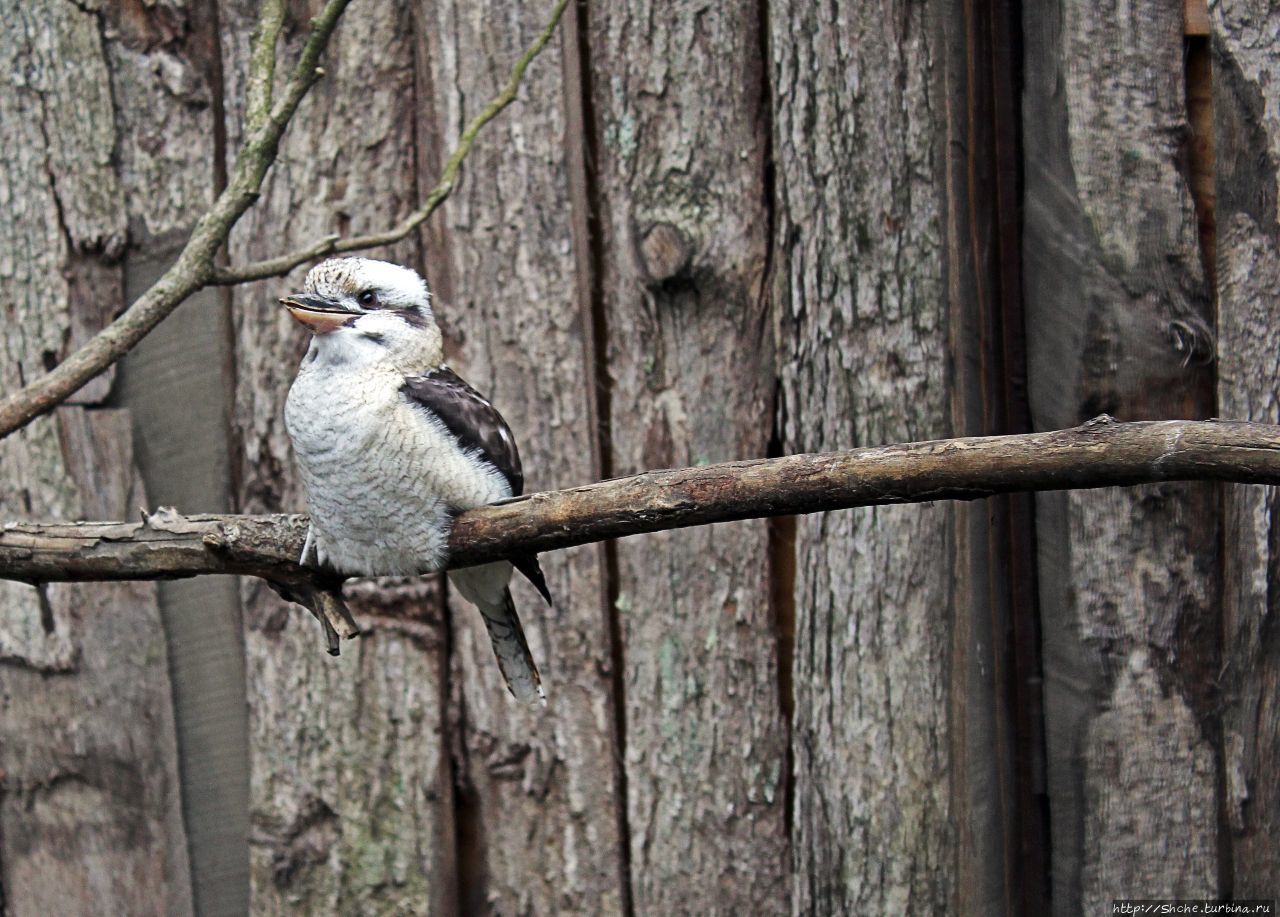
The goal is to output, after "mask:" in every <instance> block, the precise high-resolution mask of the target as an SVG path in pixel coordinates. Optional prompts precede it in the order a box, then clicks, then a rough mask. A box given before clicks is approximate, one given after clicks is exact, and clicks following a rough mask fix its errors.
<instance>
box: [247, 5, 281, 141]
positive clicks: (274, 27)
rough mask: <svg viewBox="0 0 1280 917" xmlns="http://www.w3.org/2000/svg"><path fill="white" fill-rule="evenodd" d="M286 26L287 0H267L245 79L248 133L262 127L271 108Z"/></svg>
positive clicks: (256, 28) (255, 30)
mask: <svg viewBox="0 0 1280 917" xmlns="http://www.w3.org/2000/svg"><path fill="white" fill-rule="evenodd" d="M283 28H284V0H267V2H264V3H263V4H262V11H261V12H260V13H259V14H258V23H257V25H256V26H255V27H254V30H253V38H252V41H251V43H250V48H249V74H248V77H247V78H246V80H245V91H244V108H245V133H250V134H251V133H254V132H255V131H258V130H260V129H261V128H262V123H263V122H264V121H265V120H266V118H267V115H268V113H269V112H270V111H271V94H272V92H273V91H274V89H275V78H276V42H278V41H279V39H280V31H281V30H282V29H283Z"/></svg>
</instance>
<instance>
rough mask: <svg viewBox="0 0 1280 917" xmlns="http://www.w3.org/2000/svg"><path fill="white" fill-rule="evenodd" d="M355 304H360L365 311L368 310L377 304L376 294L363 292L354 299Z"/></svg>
mask: <svg viewBox="0 0 1280 917" xmlns="http://www.w3.org/2000/svg"><path fill="white" fill-rule="evenodd" d="M356 302H358V303H360V305H362V306H364V307H365V308H366V309H370V308H372V307H374V306H376V305H377V304H378V294H377V293H375V292H373V290H365V291H364V292H363V293H361V294H360V295H359V296H357V297H356Z"/></svg>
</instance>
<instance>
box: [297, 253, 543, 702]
mask: <svg viewBox="0 0 1280 917" xmlns="http://www.w3.org/2000/svg"><path fill="white" fill-rule="evenodd" d="M280 302H281V304H282V305H283V306H284V307H285V308H286V309H288V310H289V312H290V313H291V314H292V315H293V317H294V318H295V319H297V320H298V321H299V322H301V323H302V324H303V325H306V326H307V328H309V329H310V330H311V332H312V338H311V346H310V347H309V348H308V349H307V353H306V356H304V357H303V358H302V365H301V367H300V368H299V370H298V377H297V379H295V380H294V383H293V386H292V387H291V388H290V389H289V398H288V401H287V402H286V404H285V413H284V418H285V426H286V427H287V428H288V431H289V436H290V438H291V439H292V440H293V449H294V453H295V455H296V457H297V462H298V468H299V470H300V471H301V473H302V484H303V487H304V488H305V489H306V493H307V502H308V504H309V508H310V513H311V528H310V530H309V532H308V534H307V540H306V545H305V546H304V547H303V549H302V562H303V563H304V564H306V563H308V562H310V561H311V560H317V561H319V562H320V563H322V564H328V565H329V566H331V567H333V568H334V569H335V570H337V571H338V572H339V573H344V574H348V575H360V576H378V575H395V576H407V575H414V574H418V573H427V572H431V571H435V570H438V569H440V568H441V567H442V566H443V565H444V563H445V560H446V555H447V549H448V539H449V526H450V523H451V520H452V518H453V516H454V515H456V514H457V513H460V512H462V511H463V510H467V509H471V508H473V507H477V506H483V505H484V504H486V503H493V502H494V501H496V500H502V499H504V498H506V497H512V496H519V495H520V494H521V492H522V491H523V489H524V475H523V473H522V471H521V467H520V455H519V453H518V452H517V451H516V443H515V438H514V437H513V436H512V435H511V429H510V428H509V427H508V426H507V424H506V421H504V420H503V419H502V416H501V415H500V414H499V413H498V411H497V410H496V409H495V408H494V406H493V405H492V404H490V403H489V401H488V400H487V399H485V398H484V397H483V396H482V395H480V394H479V393H478V392H477V391H476V390H475V389H473V388H472V387H471V386H469V385H467V383H466V382H463V381H462V379H460V378H459V377H458V376H457V375H456V374H455V373H454V372H453V371H452V370H451V369H449V367H448V366H446V365H445V362H444V349H443V344H442V339H441V335H440V329H439V327H437V325H436V322H435V318H434V316H433V315H432V311H431V304H430V294H429V293H428V291H427V285H426V283H425V282H424V281H423V279H422V278H421V277H419V276H418V274H417V273H416V272H414V271H412V270H410V269H409V268H405V267H400V266H399V265H395V264H388V263H387V262H385V261H373V260H370V259H368V258H338V259H333V260H330V261H325V262H322V263H320V264H318V265H316V266H315V267H314V268H312V269H311V271H310V273H308V274H307V279H306V283H305V289H304V290H303V292H301V293H295V294H293V295H291V296H286V297H285V298H284V299H282V300H280ZM513 563H514V565H515V566H516V567H517V568H518V569H519V570H520V571H521V572H522V573H524V574H525V575H526V576H527V577H528V578H529V579H530V581H531V582H532V583H533V584H534V585H535V586H536V587H537V588H538V591H539V592H540V593H542V596H543V598H545V599H546V600H547V603H548V604H550V602H551V596H550V594H549V592H548V590H547V584H546V581H545V579H544V578H543V576H542V570H541V569H540V568H539V566H538V560H537V556H536V555H532V554H531V555H527V556H524V557H519V558H515V559H514V560H513ZM511 570H512V563H508V562H505V561H503V562H500V563H492V564H485V565H484V566H480V567H471V568H468V569H461V570H452V571H450V572H449V578H450V580H451V581H452V582H453V584H454V585H455V586H457V588H458V591H459V592H461V593H462V594H463V595H464V596H465V597H466V598H467V599H469V600H470V601H471V602H472V603H474V604H475V605H476V607H478V608H479V609H480V613H481V615H482V616H483V617H484V623H485V627H486V628H487V629H488V631H489V637H490V639H491V640H492V641H493V651H494V653H495V654H496V655H497V657H498V667H499V668H500V669H501V670H502V676H503V678H504V679H505V680H506V683H507V687H508V689H510V691H511V693H512V694H513V695H514V696H515V697H516V698H517V699H518V700H521V701H525V702H529V701H533V700H535V699H538V700H541V699H542V698H543V693H542V683H541V679H540V677H539V675H538V669H537V666H536V665H535V664H534V661H533V655H532V654H531V653H530V652H529V644H528V642H527V641H526V640H525V636H524V631H523V629H522V628H521V626H520V619H519V617H517V615H516V608H515V604H514V603H513V602H512V599H511V590H510V589H508V588H507V584H508V582H509V581H510V579H511Z"/></svg>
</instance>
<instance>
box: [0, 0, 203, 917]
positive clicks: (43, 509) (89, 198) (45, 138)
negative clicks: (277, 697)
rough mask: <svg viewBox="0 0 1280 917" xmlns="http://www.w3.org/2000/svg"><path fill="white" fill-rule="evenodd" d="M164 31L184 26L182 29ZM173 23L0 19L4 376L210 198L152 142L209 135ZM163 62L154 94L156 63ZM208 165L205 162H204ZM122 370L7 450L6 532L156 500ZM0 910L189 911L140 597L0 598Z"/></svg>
mask: <svg viewBox="0 0 1280 917" xmlns="http://www.w3.org/2000/svg"><path fill="white" fill-rule="evenodd" d="M176 15H178V16H179V21H178V22H173V23H167V25H170V26H173V27H174V29H175V31H176V32H177V33H179V35H180V34H181V32H182V31H183V27H184V25H185V23H184V22H183V21H181V11H178V12H177V13H176ZM159 27H160V23H159V22H158V21H157V20H156V19H154V18H151V17H148V16H146V15H142V16H141V17H140V18H138V19H136V20H135V19H130V18H128V17H118V16H117V15H116V14H115V12H114V11H113V12H112V13H107V12H95V11H90V10H86V9H82V8H80V7H77V6H75V5H73V4H66V3H29V4H21V5H13V4H10V5H8V6H6V7H5V8H4V9H3V10H2V11H0V48H3V49H4V54H5V59H6V60H7V61H8V62H9V66H7V67H6V69H5V74H6V77H5V78H4V80H3V82H0V141H2V142H0V200H3V201H4V202H5V208H4V215H3V219H0V252H2V253H3V254H2V255H0V302H4V303H5V304H6V312H5V335H4V341H5V346H4V352H3V355H0V376H2V377H3V380H4V385H5V386H6V387H8V388H12V387H14V386H17V385H20V384H21V383H22V381H23V380H24V379H30V378H32V377H33V376H35V375H36V374H37V373H39V372H41V371H43V370H44V369H45V368H46V367H47V366H49V365H51V364H53V363H55V362H56V361H58V360H59V359H61V358H62V357H63V356H65V355H66V353H67V352H68V350H69V349H71V348H73V347H75V346H77V345H78V344H79V343H81V342H82V341H83V340H84V338H85V337H86V336H87V334H88V333H90V332H92V331H93V330H94V329H96V328H97V327H98V326H99V325H101V324H102V323H103V321H104V320H105V319H106V318H107V317H108V316H109V315H110V313H111V312H112V311H114V310H115V309H118V308H120V306H121V305H122V302H121V299H122V295H123V286H124V282H125V274H124V271H122V269H121V266H120V261H121V258H122V256H124V255H126V254H127V253H131V251H132V250H130V249H128V248H127V244H128V242H127V240H129V239H133V240H135V242H137V245H138V248H140V249H145V247H146V245H147V244H148V243H147V241H146V240H147V239H148V238H149V236H151V235H160V234H163V233H164V232H166V231H169V230H171V229H173V228H175V226H181V225H182V224H183V222H184V221H185V220H186V219H187V216H186V215H187V214H188V213H190V209H189V208H190V207H191V205H193V204H195V205H197V206H198V205H199V204H201V203H202V202H203V197H204V195H203V194H202V193H201V191H200V190H199V189H200V188H201V187H202V186H201V185H199V184H197V186H196V190H195V193H192V189H190V188H188V187H186V185H185V183H184V182H183V181H181V180H180V179H177V178H174V177H173V175H172V174H171V170H172V171H173V172H178V173H180V172H181V171H182V169H183V167H185V166H187V165H189V164H191V162H192V161H193V160H194V161H196V162H199V161H200V159H201V157H200V156H198V155H192V151H190V150H189V149H187V148H186V147H185V146H184V144H183V143H182V142H176V141H175V142H174V143H168V142H166V138H164V137H162V136H159V135H156V134H155V133H150V136H151V137H152V140H151V141H148V140H147V139H146V137H147V133H144V132H154V129H155V125H154V123H152V122H151V121H150V119H151V118H157V119H162V120H163V119H165V118H166V117H167V118H168V120H169V124H170V126H171V127H172V128H173V129H174V130H175V132H176V133H178V134H179V135H181V133H182V132H183V131H184V130H192V129H193V128H195V126H196V125H198V124H200V123H201V122H202V121H203V122H205V123H207V119H208V111H207V105H208V98H207V95H205V93H206V92H207V90H206V87H205V86H204V85H203V84H202V83H201V82H200V79H199V77H198V75H193V74H192V73H191V71H190V68H189V66H188V65H187V64H186V62H185V61H184V60H183V58H182V57H181V55H182V53H183V48H182V41H181V38H180V37H178V38H175V37H174V36H173V34H170V35H169V36H167V37H168V39H169V40H166V36H164V35H159V34H154V33H149V30H151V29H158V28H159ZM162 65H169V69H168V74H169V75H170V76H172V77H174V78H175V82H174V83H173V84H172V85H170V86H168V87H161V85H159V84H158V82H157V81H156V80H155V79H154V77H153V76H152V68H154V67H157V66H162ZM206 161H207V160H206ZM111 381H112V377H111V374H108V375H106V376H103V377H100V378H99V379H97V380H95V381H94V382H93V383H91V384H90V385H89V386H88V387H86V388H85V389H83V390H82V391H81V392H79V393H78V395H77V396H76V398H75V403H74V404H69V405H65V406H63V407H61V408H58V409H57V410H56V411H54V412H53V413H52V414H51V415H50V416H47V417H44V418H41V419H39V420H37V421H35V422H34V423H33V424H32V425H31V426H29V427H28V428H26V429H25V430H23V431H22V432H21V433H18V434H15V435H13V436H10V437H8V438H6V439H5V440H3V442H0V478H3V480H4V484H5V486H4V488H3V496H0V512H3V514H4V516H5V517H7V518H24V517H26V518H31V517H41V518H48V517H50V516H63V517H66V518H86V517H88V516H99V517H102V518H118V519H123V518H125V517H127V516H130V517H131V516H132V515H133V513H135V512H136V511H137V508H138V507H139V506H142V505H144V504H145V502H146V498H145V495H144V494H143V492H142V487H141V484H140V481H139V479H138V476H137V473H136V470H135V467H134V457H133V446H132V440H131V434H130V416H129V413H128V412H127V411H125V410H118V409H113V408H107V407H104V405H103V400H104V398H105V397H106V395H107V393H108V389H109V388H110V386H111ZM0 710H3V717H0V910H3V911H4V912H5V913H7V914H12V915H20V914H47V913H51V912H56V913H59V914H101V913H129V914H163V913H167V914H183V913H190V912H191V910H192V899H191V884H190V874H189V865H188V859H187V841H186V836H185V834H184V830H183V825H182V812H181V804H180V797H179V788H178V767H177V748H176V745H175V740H174V722H173V708H172V704H171V698H170V691H169V672H168V667H167V658H166V649H165V638H164V631H163V629H162V627H161V620H160V614H159V610H158V607H157V601H156V590H155V587H153V586H151V585H150V584H143V583H124V584H112V585H104V584H93V585H83V586H81V585H75V586H72V585H66V586H61V585H50V586H36V587H32V586H19V585H13V584H7V585H5V586H4V587H3V589H2V590H0Z"/></svg>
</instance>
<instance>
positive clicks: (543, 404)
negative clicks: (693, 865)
mask: <svg viewBox="0 0 1280 917" xmlns="http://www.w3.org/2000/svg"><path fill="white" fill-rule="evenodd" d="M549 8H550V4H549V3H528V4H514V5H513V4H510V3H503V2H484V3H473V2H444V3H422V4H420V6H419V8H418V16H419V19H418V22H417V30H416V31H417V34H418V35H419V36H420V39H421V47H420V54H419V67H420V70H421V79H422V89H421V99H422V106H421V108H420V120H419V126H418V131H419V137H420V138H421V139H422V142H423V144H424V153H425V154H426V155H424V156H423V158H422V165H421V168H420V175H421V176H422V177H423V178H422V180H423V181H424V182H427V181H429V180H432V176H434V175H435V174H437V173H438V171H439V168H440V165H441V163H442V161H443V158H444V155H447V153H448V151H449V150H450V149H451V147H452V146H453V144H454V142H455V141H456V139H457V136H458V132H459V130H460V129H461V128H462V127H463V125H464V124H465V123H466V120H467V119H469V118H470V117H472V116H473V115H474V114H475V112H476V110H477V109H478V107H479V106H480V105H482V104H484V103H485V102H486V101H487V100H488V99H490V98H492V97H493V96H494V95H495V94H496V93H497V91H498V90H499V88H500V87H501V86H502V84H503V83H504V82H505V80H506V79H507V75H508V73H509V71H510V67H511V62H512V61H513V60H514V59H515V58H516V57H517V56H518V55H519V54H520V53H521V51H522V50H523V48H525V47H526V46H527V45H528V44H529V43H530V41H532V39H533V37H534V35H536V34H537V32H538V31H539V30H540V29H541V28H542V27H543V26H544V25H545V21H546V16H547V14H548V11H549ZM563 34H564V33H563V32H562V33H561V37H560V38H557V39H556V40H555V41H554V42H553V44H552V45H550V46H549V47H548V48H547V50H546V51H545V52H544V54H543V56H542V57H540V58H539V59H538V61H537V62H536V63H535V64H534V66H533V68H531V69H530V71H529V72H528V74H527V75H526V77H525V82H524V84H523V85H522V86H521V89H520V97H519V101H518V102H517V103H516V105H515V107H513V108H512V109H511V110H510V111H509V112H508V113H507V115H505V116H504V117H503V118H502V119H501V120H500V121H497V122H495V123H493V124H492V125H490V126H489V127H488V128H486V131H485V134H484V135H483V136H482V137H481V139H480V141H479V143H478V144H477V145H476V147H474V148H473V150H472V152H471V154H470V155H469V156H468V159H467V178H466V180H465V181H464V182H463V184H462V186H461V187H459V188H458V190H457V191H456V192H455V193H454V195H453V197H451V198H450V200H449V202H448V203H447V204H446V205H445V208H444V212H443V221H442V222H437V223H436V224H435V227H436V228H435V229H433V230H432V231H431V232H430V233H429V234H428V236H427V239H426V245H427V252H426V257H425V259H424V260H425V264H426V266H427V270H428V273H429V276H430V282H431V283H432V285H433V289H434V291H435V294H436V303H437V306H438V314H439V318H440V320H441V322H442V323H443V326H444V330H445V335H446V340H447V342H448V343H447V345H446V346H447V347H448V348H449V350H450V359H451V362H452V365H454V367H455V368H456V369H457V370H458V371H459V372H460V373H461V374H462V375H463V376H464V377H465V378H466V379H468V381H470V382H471V383H472V384H473V385H476V386H477V387H478V388H479V389H480V390H481V391H483V392H485V393H486V395H487V396H488V397H489V398H490V399H492V401H493V402H494V404H495V405H497V406H498V409H499V410H500V411H501V412H502V413H503V415H504V416H505V417H506V418H507V420H508V421H509V422H510V424H511V427H512V430H513V431H514V433H515V435H516V439H517V441H518V442H519V444H520V455H521V458H522V461H523V464H524V469H525V488H526V490H529V491H537V490H549V489H554V488H558V487H566V486H571V485H573V484H581V483H585V482H588V481H593V480H595V479H596V478H598V477H599V466H598V462H597V460H596V458H595V453H596V445H595V443H594V441H593V440H594V437H595V435H596V431H595V430H594V429H593V426H592V423H591V416H592V415H591V408H592V402H591V399H592V397H593V394H592V378H591V373H590V370H589V367H588V363H587V348H588V347H589V346H590V344H591V340H590V324H589V309H590V302H589V301H582V300H581V299H580V298H579V296H578V292H577V286H576V279H575V276H574V274H575V253H574V235H573V223H572V210H571V208H570V205H569V198H570V193H569V188H568V180H569V176H568V174H567V171H566V169H565V165H564V143H565V131H566V110H565V106H566V105H567V104H575V102H574V100H573V99H572V98H571V97H566V94H565V93H564V91H563V90H562V87H561V81H562V75H561V69H560V65H559V59H560V57H561V56H562V55H563V54H564V52H565V48H566V46H567V48H568V51H569V53H571V54H572V53H576V48H575V47H574V45H573V44H572V43H571V42H569V43H566V42H565V41H564V39H563ZM570 142H573V141H572V140H571V141H570ZM543 568H544V570H545V572H546V575H547V580H548V583H549V584H550V587H551V592H552V595H553V596H554V597H555V603H556V604H555V607H554V608H550V609H549V608H547V607H546V605H544V604H543V602H542V600H541V598H539V597H538V595H537V593H536V592H535V591H534V590H533V589H532V588H531V587H530V586H529V584H528V583H527V582H525V581H524V580H523V579H522V578H520V577H517V578H516V580H515V582H514V583H513V590H514V593H515V598H516V604H517V606H518V608H519V610H520V615H521V618H522V620H523V622H524V628H525V632H526V633H527V634H528V636H529V640H530V643H531V645H532V648H533V654H534V656H535V658H536V659H537V660H538V663H539V666H540V669H541V672H542V677H543V681H544V684H545V686H546V690H547V699H548V700H547V707H546V708H545V709H541V710H539V709H529V708H527V707H523V706H521V705H520V704H519V703H518V702H516V701H515V700H514V699H513V698H512V697H511V696H510V695H509V694H508V692H507V690H506V688H505V687H504V686H503V684H502V679H501V677H500V676H499V674H498V670H497V666H496V665H495V664H494V658H493V650H492V647H491V645H490V641H489V638H488V636H487V634H486V632H485V629H484V626H483V624H482V623H481V621H480V617H479V615H478V614H477V613H476V611H475V609H474V608H473V607H472V606H471V605H470V604H469V603H467V602H466V601H464V600H462V599H460V598H457V597H453V598H452V599H451V601H450V609H451V618H450V620H451V624H452V631H451V633H452V659H451V663H452V670H451V671H452V675H453V677H454V679H455V681H454V685H453V688H454V690H453V693H452V696H451V699H452V701H453V702H454V704H455V705H456V706H455V707H454V709H453V711H452V713H453V717H454V719H453V720H452V722H451V727H452V728H453V729H455V730H457V731H458V734H457V735H456V736H455V739H456V740H457V741H458V742H459V745H460V758H459V760H458V762H457V764H458V771H457V775H456V778H455V779H456V781H457V783H458V785H459V792H460V794H461V797H460V798H461V801H463V802H464V803H465V808H464V809H463V810H462V811H460V823H459V828H460V831H461V830H464V828H463V826H464V825H465V826H466V827H465V830H466V831H467V837H466V838H465V839H464V838H462V837H461V836H460V849H459V855H460V866H461V867H462V869H463V872H462V873H461V874H460V876H461V878H462V881H463V883H464V885H465V887H464V888H463V889H462V894H463V898H462V902H461V903H462V906H463V910H464V911H466V912H469V913H482V912H490V911H491V912H493V913H501V914H517V913H530V914H584V915H588V914H616V913H619V912H620V911H621V909H622V898H623V874H622V856H621V846H620V840H619V834H618V825H619V822H618V806H619V805H620V800H619V798H618V794H617V788H616V785H615V783H616V781H615V769H614V758H615V750H614V742H613V715H614V714H613V706H612V700H611V696H612V690H611V679H610V666H611V658H610V650H609V631H608V629H607V628H606V626H605V620H606V619H605V615H604V610H603V601H604V597H605V592H604V582H603V577H604V564H603V554H602V552H601V551H600V549H599V548H598V547H596V546H592V547H587V548H581V549H576V550H573V551H568V552H563V553H557V554H554V555H548V556H547V557H546V558H544V560H543Z"/></svg>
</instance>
